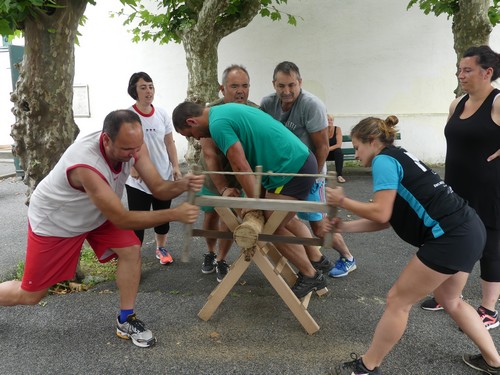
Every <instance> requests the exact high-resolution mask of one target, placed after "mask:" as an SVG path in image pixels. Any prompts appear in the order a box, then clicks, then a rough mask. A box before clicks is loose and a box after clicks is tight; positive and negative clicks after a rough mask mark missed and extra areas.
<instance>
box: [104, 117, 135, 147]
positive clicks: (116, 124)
mask: <svg viewBox="0 0 500 375" xmlns="http://www.w3.org/2000/svg"><path fill="white" fill-rule="evenodd" d="M131 122H138V123H139V124H140V123H141V119H140V118H139V115H138V114H137V113H135V112H134V111H130V110H128V109H119V110H116V111H113V112H110V113H109V114H108V115H107V116H106V118H105V119H104V124H103V125H102V131H103V133H107V134H108V135H109V138H110V139H111V140H112V141H113V142H114V141H115V139H116V136H117V135H118V132H119V131H120V128H121V127H122V125H123V124H124V123H131Z"/></svg>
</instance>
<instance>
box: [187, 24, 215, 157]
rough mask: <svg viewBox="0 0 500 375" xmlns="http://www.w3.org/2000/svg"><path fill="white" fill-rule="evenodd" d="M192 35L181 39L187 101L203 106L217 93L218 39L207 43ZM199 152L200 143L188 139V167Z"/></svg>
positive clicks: (213, 98) (212, 99)
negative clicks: (184, 60) (186, 80)
mask: <svg viewBox="0 0 500 375" xmlns="http://www.w3.org/2000/svg"><path fill="white" fill-rule="evenodd" d="M194 34H195V33H189V34H186V35H184V36H183V39H182V45H183V46H184V51H185V52H186V65H187V68H188V89H187V100H189V101H192V102H196V103H199V104H202V105H205V104H206V103H209V102H211V101H214V100H215V99H216V98H217V94H218V91H219V83H218V81H217V63H218V60H219V58H218V54H217V47H218V46H219V42H220V39H219V40H213V38H212V40H211V41H207V40H206V39H207V38H202V37H200V36H199V35H194ZM200 152H201V146H200V142H198V141H197V140H196V139H194V138H192V137H189V138H188V150H187V152H186V155H185V156H184V157H185V159H186V162H187V163H188V165H190V166H191V165H195V164H198V161H199V159H200Z"/></svg>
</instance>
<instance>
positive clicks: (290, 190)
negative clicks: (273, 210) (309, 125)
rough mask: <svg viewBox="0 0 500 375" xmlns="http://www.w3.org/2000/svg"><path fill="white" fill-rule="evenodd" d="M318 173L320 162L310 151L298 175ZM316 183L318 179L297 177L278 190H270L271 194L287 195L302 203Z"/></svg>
mask: <svg viewBox="0 0 500 375" xmlns="http://www.w3.org/2000/svg"><path fill="white" fill-rule="evenodd" d="M316 173H318V162H317V161H316V157H315V156H314V154H313V153H312V152H311V151H309V156H308V157H307V159H306V161H305V162H304V165H303V166H302V168H300V169H299V171H298V172H297V174H316ZM314 181H316V177H309V176H307V177H304V176H297V177H293V178H292V179H291V180H290V181H288V182H287V183H286V184H285V185H283V186H279V187H277V188H276V189H272V190H268V191H269V192H270V193H273V194H279V195H287V196H289V197H293V198H295V199H298V200H300V201H304V200H306V198H307V196H308V195H309V191H310V190H311V187H312V186H313V184H314Z"/></svg>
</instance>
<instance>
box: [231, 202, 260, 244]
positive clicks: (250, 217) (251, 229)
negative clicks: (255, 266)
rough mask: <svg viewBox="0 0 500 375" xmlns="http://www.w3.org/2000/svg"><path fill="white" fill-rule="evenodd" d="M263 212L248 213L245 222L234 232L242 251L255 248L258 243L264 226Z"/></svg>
mask: <svg viewBox="0 0 500 375" xmlns="http://www.w3.org/2000/svg"><path fill="white" fill-rule="evenodd" d="M264 221H265V219H264V213H263V212H262V211H248V212H247V213H246V215H245V217H244V218H243V222H242V223H241V224H240V225H238V226H237V227H236V229H235V230H234V232H233V236H234V240H235V241H236V243H237V244H238V246H239V247H241V248H242V249H249V248H253V247H254V246H255V245H256V244H257V241H258V238H259V234H260V233H261V232H262V228H263V226H264Z"/></svg>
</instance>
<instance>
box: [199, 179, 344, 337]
mask: <svg viewBox="0 0 500 375" xmlns="http://www.w3.org/2000/svg"><path fill="white" fill-rule="evenodd" d="M324 177H327V182H328V185H329V186H331V185H332V181H333V179H334V178H335V175H334V174H331V175H328V176H324ZM194 203H195V204H196V205H199V206H213V207H215V210H216V211H217V213H218V214H219V216H220V218H221V220H223V221H224V223H225V224H226V225H227V227H228V228H229V230H230V232H220V231H208V230H200V229H192V231H191V232H192V235H193V236H203V237H211V238H220V239H233V238H235V240H236V243H237V244H238V245H240V246H241V247H242V252H241V254H240V256H239V257H238V259H237V260H236V261H235V262H234V263H233V264H232V265H231V268H230V271H229V272H228V274H227V275H226V276H225V277H224V279H223V280H222V282H221V283H220V284H219V285H218V286H217V287H216V288H215V289H214V290H213V291H212V293H211V294H210V295H209V297H208V301H207V302H206V304H205V305H204V306H203V308H202V309H201V310H200V312H199V313H198V316H199V317H200V318H201V319H203V320H205V321H206V320H209V319H210V318H211V317H212V315H213V314H214V312H215V311H216V310H217V308H218V307H219V305H220V304H221V303H222V301H223V300H224V299H225V298H226V296H227V295H228V293H229V292H230V291H231V289H232V288H233V287H234V285H235V284H236V283H237V282H238V280H239V279H240V277H241V276H242V275H243V273H244V272H245V271H246V270H247V268H248V267H249V266H250V264H251V262H254V263H255V264H256V265H257V267H258V268H259V269H260V270H261V272H262V273H263V274H264V276H265V277H266V278H267V280H268V281H269V283H270V284H271V286H272V287H273V288H274V289H275V290H276V292H277V293H278V295H279V296H280V297H281V299H282V300H283V301H284V302H285V304H286V305H287V306H288V308H289V309H290V311H291V312H292V313H293V314H294V315H295V317H296V318H297V320H298V321H299V322H300V323H301V324H302V326H303V327H304V329H305V330H306V332H307V333H308V334H314V333H315V332H317V331H318V330H319V325H318V324H317V323H316V321H315V320H314V319H313V317H312V316H311V315H310V314H309V312H308V310H307V307H308V305H309V301H310V298H311V295H312V293H309V294H308V295H307V296H306V297H304V298H303V299H302V300H299V299H298V298H297V297H296V296H295V294H294V293H293V292H292V290H291V289H290V287H291V286H292V285H293V284H295V282H296V280H297V274H296V273H295V271H294V270H293V269H292V268H291V267H290V265H289V263H288V261H287V259H286V258H285V257H284V256H282V255H281V253H280V252H279V251H278V250H277V249H276V247H275V246H274V244H273V243H274V242H288V243H296V244H307V245H314V246H320V245H321V244H323V243H324V242H323V240H321V239H318V238H297V237H293V236H279V235H274V234H273V233H274V232H275V231H276V229H277V228H278V227H279V226H280V224H281V222H282V221H283V220H284V219H285V217H286V216H287V215H288V213H289V212H325V213H328V214H329V215H330V216H331V215H333V214H334V209H333V207H330V206H328V205H326V204H325V203H321V202H305V201H295V200H279V199H259V198H234V197H214V196H197V197H196V198H195V199H194ZM241 208H246V209H252V210H268V211H274V212H273V213H272V214H271V216H270V217H269V219H268V220H267V222H265V223H264V219H263V215H262V212H261V211H250V212H248V213H247V215H245V218H244V220H243V222H242V221H241V220H240V219H239V218H238V217H237V216H236V215H235V213H234V211H233V210H232V209H241ZM256 212H260V217H261V219H259V218H257V219H255V216H259V215H258V214H255V213H256ZM252 214H253V216H254V219H255V220H253V223H254V224H255V222H256V221H257V222H258V221H259V220H261V222H260V224H257V226H258V228H257V229H255V228H251V229H250V230H245V229H248V228H244V226H245V225H246V224H247V218H248V217H249V215H250V216H252ZM242 229H243V230H242ZM252 229H253V230H252ZM238 233H239V234H238ZM327 237H328V238H326V241H330V243H331V236H327ZM326 241H325V242H326Z"/></svg>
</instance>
